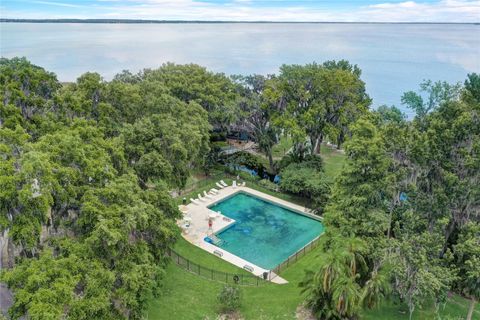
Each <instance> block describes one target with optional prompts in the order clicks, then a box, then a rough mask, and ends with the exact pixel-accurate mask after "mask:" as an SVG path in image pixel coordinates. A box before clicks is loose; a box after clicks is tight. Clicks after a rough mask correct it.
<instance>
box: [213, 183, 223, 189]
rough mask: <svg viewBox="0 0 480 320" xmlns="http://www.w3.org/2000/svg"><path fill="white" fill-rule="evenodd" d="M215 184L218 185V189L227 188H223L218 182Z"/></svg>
mask: <svg viewBox="0 0 480 320" xmlns="http://www.w3.org/2000/svg"><path fill="white" fill-rule="evenodd" d="M215 184H216V185H217V187H219V188H220V189H223V188H225V186H222V185H221V184H220V183H218V182H217V183H215Z"/></svg>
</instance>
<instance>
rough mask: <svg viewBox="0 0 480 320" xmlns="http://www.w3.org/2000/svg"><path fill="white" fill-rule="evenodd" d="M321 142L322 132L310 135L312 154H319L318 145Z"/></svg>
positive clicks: (319, 145)
mask: <svg viewBox="0 0 480 320" xmlns="http://www.w3.org/2000/svg"><path fill="white" fill-rule="evenodd" d="M322 142H323V134H321V135H319V136H316V137H315V136H313V137H310V143H311V144H312V154H320V147H321V145H322Z"/></svg>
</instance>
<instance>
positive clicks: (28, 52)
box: [0, 23, 480, 107]
mask: <svg viewBox="0 0 480 320" xmlns="http://www.w3.org/2000/svg"><path fill="white" fill-rule="evenodd" d="M0 28H1V29H0V31H1V34H0V35H1V55H2V56H3V57H13V56H26V57H27V58H28V59H30V60H31V61H32V62H33V63H35V64H38V65H41V66H43V67H45V68H46V69H48V70H50V71H53V72H55V73H57V75H58V78H59V79H60V80H61V81H72V80H75V79H76V78H77V77H78V76H79V75H80V74H82V73H83V72H86V71H97V72H99V73H101V74H102V75H103V76H104V77H105V78H106V79H111V78H112V76H113V75H114V74H115V73H117V72H119V71H121V70H122V69H129V70H132V71H138V70H140V69H143V68H155V67H158V66H159V65H161V64H162V63H164V62H167V61H171V62H176V63H190V62H193V63H198V64H200V65H204V66H206V67H208V68H209V69H211V70H214V71H217V72H225V73H226V74H251V73H262V74H267V73H276V72H278V68H279V66H280V65H282V64H284V63H287V64H292V63H298V64H304V63H308V62H312V61H317V62H323V61H325V60H329V59H347V60H349V61H350V62H352V63H355V64H358V65H359V66H360V68H361V69H362V70H363V79H364V81H365V82H366V84H367V90H368V93H369V94H370V96H371V97H372V98H373V99H374V101H373V106H374V107H375V106H378V105H381V104H389V105H390V104H396V105H397V106H399V104H400V103H399V101H400V96H401V94H402V93H403V92H405V91H407V90H414V89H417V88H418V84H419V83H420V82H421V81H422V80H423V79H432V80H446V81H448V82H457V81H463V80H464V79H465V77H466V75H467V73H470V72H480V25H399V24H380V25H379V24H254V23H252V24H30V23H22V24H19V23H1V24H0Z"/></svg>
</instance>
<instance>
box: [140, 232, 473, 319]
mask: <svg viewBox="0 0 480 320" xmlns="http://www.w3.org/2000/svg"><path fill="white" fill-rule="evenodd" d="M175 250H177V251H178V252H179V253H181V254H182V255H184V256H186V257H187V258H190V259H191V260H193V261H197V262H198V263H200V264H204V263H205V264H208V266H209V267H211V268H215V269H217V270H221V271H226V272H243V270H241V269H239V268H237V267H235V266H233V265H231V264H229V263H227V262H225V261H223V260H221V259H219V258H217V257H216V256H214V255H212V254H209V253H208V252H206V251H203V250H201V249H199V248H197V247H195V246H193V245H191V244H190V243H188V242H186V241H184V240H180V241H179V242H178V243H177V245H176V247H175ZM318 254H320V247H318V248H315V249H314V250H313V251H312V252H310V253H308V254H307V255H306V256H305V257H303V258H302V259H300V260H299V261H298V262H297V263H295V264H293V265H292V266H290V267H289V268H287V269H286V270H284V271H283V272H282V273H281V276H282V277H283V278H285V279H287V280H288V281H289V283H288V284H285V285H276V284H270V283H269V284H265V285H263V286H259V287H242V290H243V298H244V300H243V306H242V308H241V313H242V315H243V316H244V317H245V319H255V320H256V319H265V320H266V319H272V320H276V319H285V320H287V319H295V310H296V308H297V306H298V305H299V304H301V302H302V300H303V299H302V296H301V291H300V290H301V289H300V288H299V287H298V283H299V282H300V281H301V280H302V278H303V275H304V270H305V269H307V268H309V269H314V268H315V267H316V265H317V263H316V260H317V259H316V256H317V255H318ZM221 287H222V284H221V283H218V282H213V281H210V280H207V279H204V278H201V277H199V276H197V275H194V274H192V273H189V272H187V271H185V270H183V269H181V268H179V267H177V266H176V265H175V264H174V263H171V264H170V265H169V266H168V268H167V274H166V277H165V281H164V290H163V294H162V296H161V297H159V298H156V299H153V301H152V302H151V305H150V309H149V311H148V319H150V320H155V319H158V320H163V319H165V320H170V319H185V320H189V319H192V320H193V319H205V318H206V317H208V318H207V319H215V317H216V315H217V314H218V304H217V302H216V296H217V294H218V292H219V291H220V289H221ZM467 310H468V301H467V300H465V299H463V298H461V297H459V296H454V297H453V298H452V299H451V300H450V301H449V302H447V304H446V305H445V307H441V308H440V315H442V317H443V318H444V317H446V316H449V317H450V318H449V319H464V317H465V315H466V314H467ZM406 311H407V308H406V306H404V305H401V306H398V305H394V304H393V303H392V302H386V303H384V304H383V305H382V306H381V307H380V308H378V309H375V310H368V311H366V312H364V313H363V316H362V319H371V320H376V319H392V320H406V319H408V312H406ZM476 315H478V316H480V307H479V306H478V305H477V308H476ZM413 319H422V320H423V319H435V315H434V308H433V306H428V307H426V308H424V309H418V310H416V311H415V312H414V316H413ZM474 319H475V317H474Z"/></svg>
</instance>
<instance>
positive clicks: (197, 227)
mask: <svg viewBox="0 0 480 320" xmlns="http://www.w3.org/2000/svg"><path fill="white" fill-rule="evenodd" d="M240 192H243V193H246V194H248V195H251V196H254V197H258V198H260V199H261V200H264V201H266V202H269V203H272V204H274V205H277V206H280V207H282V208H284V209H288V210H291V211H293V212H294V213H297V214H300V215H303V216H306V217H308V218H311V219H314V220H317V221H320V222H321V221H322V220H323V219H322V218H321V217H319V216H316V215H314V214H312V213H310V212H309V209H308V208H306V207H303V206H300V205H297V204H294V203H291V202H288V201H285V200H282V199H279V198H277V197H274V196H272V195H269V194H266V193H263V192H260V191H258V190H255V189H252V188H248V187H246V186H244V187H240V186H237V187H236V188H234V187H232V186H228V187H225V188H223V189H220V190H218V194H217V195H215V196H213V197H212V199H207V198H203V201H201V202H200V201H199V203H198V204H195V203H190V204H188V205H186V208H187V210H188V211H187V214H186V215H187V216H189V217H190V218H191V220H192V221H191V226H190V227H189V228H188V233H185V232H182V236H183V238H185V239H186V240H187V241H188V242H190V243H192V244H193V245H195V246H197V247H199V248H201V249H203V250H205V251H207V252H209V253H211V254H214V255H216V256H217V257H219V258H221V259H223V260H225V261H227V262H229V263H231V264H233V265H235V266H237V267H239V268H241V269H244V267H245V266H250V267H252V268H253V271H250V270H247V271H249V272H251V273H253V274H254V275H256V276H259V277H262V276H263V274H264V272H268V273H269V275H270V276H269V281H271V282H274V283H278V284H284V283H288V281H286V280H285V279H283V278H281V277H280V276H278V275H276V274H274V273H273V271H272V270H273V269H272V270H269V269H264V268H262V267H260V266H257V265H255V264H254V263H252V262H250V261H248V260H245V259H243V258H240V257H238V256H237V255H234V254H233V253H230V252H229V251H227V250H224V249H222V248H220V247H217V246H216V245H214V244H211V243H208V242H206V241H204V238H205V237H207V236H208V235H211V234H214V235H216V234H218V233H220V232H221V231H223V230H225V229H227V228H229V227H230V226H232V225H233V224H234V223H235V220H234V219H231V218H229V217H227V218H228V219H230V221H225V220H224V219H223V218H224V217H226V216H224V215H223V214H221V213H220V214H218V215H219V219H215V220H214V223H213V226H212V228H211V229H209V228H208V222H207V220H208V218H207V217H208V215H209V214H211V213H212V212H214V211H213V210H211V209H210V207H211V206H213V205H215V204H217V203H219V202H221V201H224V200H226V199H228V198H230V197H232V196H235V195H236V194H238V193H240ZM183 222H184V220H183V218H182V219H179V220H177V224H178V225H179V226H182V224H183ZM202 225H203V226H202ZM320 235H321V234H320ZM320 235H319V236H320ZM315 239H316V238H315ZM315 239H313V240H311V241H314V240H315ZM311 241H310V242H311ZM310 242H309V243H310ZM307 245H308V244H307ZM300 250H301V248H300ZM215 252H217V253H218V252H221V254H222V255H221V256H219V255H218V254H215ZM282 263H283V262H282Z"/></svg>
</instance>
